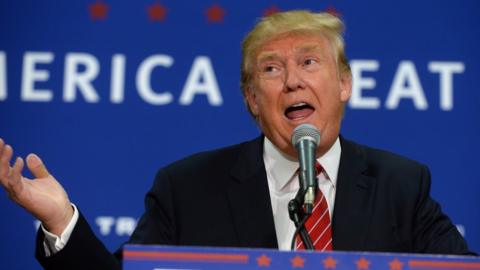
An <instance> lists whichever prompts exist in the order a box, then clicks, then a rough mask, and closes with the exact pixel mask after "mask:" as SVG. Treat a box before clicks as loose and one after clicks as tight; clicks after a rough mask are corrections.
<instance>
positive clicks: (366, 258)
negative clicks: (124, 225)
mask: <svg viewBox="0 0 480 270" xmlns="http://www.w3.org/2000/svg"><path fill="white" fill-rule="evenodd" d="M260 268H263V269H275V270H282V269H317V270H318V269H336V270H342V269H343V270H352V269H354V270H408V269H412V270H413V269H417V270H420V269H424V270H427V269H428V270H434V269H439V270H440V269H445V270H446V269H449V270H455V269H458V270H464V269H480V258H479V257H467V256H442V255H418V254H401V253H373V252H339V251H332V252H311V251H297V252H289V251H278V250H272V249H240V248H202V247H172V246H140V245H126V246H125V247H124V251H123V269H124V270H167V269H168V270H173V269H182V270H185V269H189V270H190V269H222V270H223V269H260Z"/></svg>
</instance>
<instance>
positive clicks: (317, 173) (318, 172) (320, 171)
mask: <svg viewBox="0 0 480 270" xmlns="http://www.w3.org/2000/svg"><path fill="white" fill-rule="evenodd" d="M315 170H316V175H317V176H318V175H319V174H321V173H322V171H323V167H322V165H320V163H319V162H318V161H316V162H315Z"/></svg>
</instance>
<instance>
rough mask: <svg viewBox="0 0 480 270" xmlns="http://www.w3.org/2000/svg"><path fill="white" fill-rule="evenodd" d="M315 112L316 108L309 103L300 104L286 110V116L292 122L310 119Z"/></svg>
mask: <svg viewBox="0 0 480 270" xmlns="http://www.w3.org/2000/svg"><path fill="white" fill-rule="evenodd" d="M314 111H315V108H313V107H312V106H310V105H309V104H308V103H305V102H300V103H296V104H293V105H292V106H290V107H288V108H287V109H286V110H285V116H286V117H287V118H288V119H290V120H298V119H303V118H307V117H309V116H310V115H311V114H312V113H313V112H314Z"/></svg>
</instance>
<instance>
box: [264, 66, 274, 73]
mask: <svg viewBox="0 0 480 270" xmlns="http://www.w3.org/2000/svg"><path fill="white" fill-rule="evenodd" d="M276 70H277V69H276V68H275V67H274V66H265V67H264V68H263V72H274V71H276Z"/></svg>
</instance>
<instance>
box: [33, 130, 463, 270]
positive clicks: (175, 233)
mask: <svg viewBox="0 0 480 270" xmlns="http://www.w3.org/2000/svg"><path fill="white" fill-rule="evenodd" d="M341 146H342V154H341V160H340V168H339V175H338V180H337V181H338V182H337V189H336V198H335V210H334V213H333V219H332V230H333V248H334V249H335V250H361V251H390V252H412V253H443V254H469V253H470V252H469V251H468V248H467V245H466V243H465V241H464V239H463V238H462V237H461V235H460V234H459V233H458V231H457V230H456V228H455V226H454V225H453V224H452V223H451V222H450V220H449V218H448V217H447V216H445V215H444V214H443V213H442V211H441V209H440V206H439V205H438V204H437V203H436V202H435V201H433V200H432V199H431V198H430V195H429V190H430V174H429V171H428V169H427V168H426V167H425V166H424V165H421V164H419V163H417V162H415V161H411V160H408V159H406V158H403V157H400V156H397V155H394V154H391V153H388V152H384V151H380V150H375V149H372V148H368V147H365V146H360V145H358V144H355V143H353V142H350V141H347V140H344V139H341ZM262 155H263V137H260V138H257V139H255V140H253V141H249V142H245V143H242V144H239V145H234V146H231V147H228V148H223V149H219V150H216V151H211V152H205V153H200V154H196V155H193V156H191V157H188V158H186V159H183V160H180V161H177V162H175V163H173V164H171V165H169V166H167V167H165V168H163V169H161V170H160V171H159V172H158V174H157V176H156V179H155V182H154V184H153V187H152V188H151V190H150V191H149V192H148V194H147V195H146V198H145V206H146V210H145V213H144V215H143V216H142V218H141V219H140V221H139V223H138V226H137V228H136V230H135V232H134V233H133V235H132V236H131V239H130V240H129V243H138V244H170V245H188V246H222V247H262V248H277V239H276V234H275V226H274V223H273V222H274V221H273V214H272V209H271V203H270V196H269V190H268V184H267V177H266V172H265V166H264V163H263V157H262ZM42 242H43V234H42V233H41V232H40V233H39V234H38V238H37V253H36V256H37V258H38V260H39V261H40V263H41V264H42V265H43V266H44V267H45V268H47V269H80V268H81V269H119V268H120V263H119V262H118V260H117V259H118V258H119V254H120V253H117V254H116V256H113V255H111V254H110V253H109V252H108V250H107V249H105V247H104V246H103V244H101V243H100V241H99V240H98V239H97V238H96V237H95V235H94V234H93V232H92V231H91V229H90V228H89V226H88V224H87V222H86V221H85V219H84V218H83V216H80V219H79V222H78V223H77V225H76V227H75V229H74V231H73V233H72V235H71V238H70V241H69V242H68V244H67V245H66V246H65V248H64V249H62V250H61V251H60V252H59V253H57V254H55V255H53V256H51V257H49V258H46V257H45V255H44V250H43V245H42Z"/></svg>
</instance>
